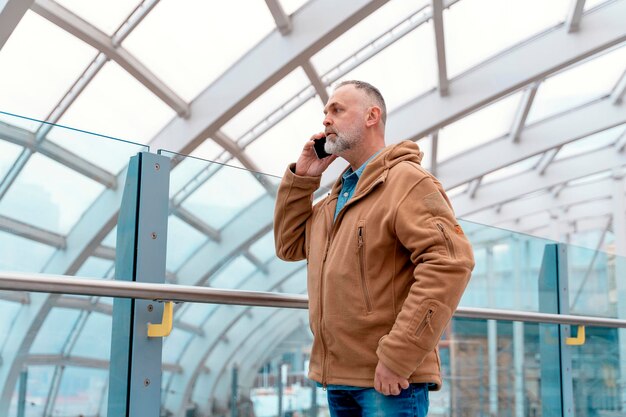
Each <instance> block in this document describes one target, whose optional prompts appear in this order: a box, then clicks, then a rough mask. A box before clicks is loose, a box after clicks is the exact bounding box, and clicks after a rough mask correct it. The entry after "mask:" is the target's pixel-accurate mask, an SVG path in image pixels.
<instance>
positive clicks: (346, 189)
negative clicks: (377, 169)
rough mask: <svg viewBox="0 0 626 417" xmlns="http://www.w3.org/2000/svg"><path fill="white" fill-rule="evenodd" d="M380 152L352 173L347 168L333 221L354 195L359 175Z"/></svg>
mask: <svg viewBox="0 0 626 417" xmlns="http://www.w3.org/2000/svg"><path fill="white" fill-rule="evenodd" d="M379 153H380V151H378V152H376V153H375V154H374V155H372V156H370V157H369V159H368V160H367V161H365V162H364V163H363V165H361V166H360V167H359V169H357V170H356V171H352V167H350V168H348V170H347V171H346V172H344V173H343V175H342V176H341V192H340V193H339V197H338V198H337V208H335V218H334V219H333V220H337V216H338V215H339V212H340V211H341V209H342V208H343V206H345V205H346V203H347V202H348V200H350V199H351V198H352V196H353V195H354V190H356V184H357V182H359V178H361V174H363V171H364V170H365V167H366V166H367V164H369V162H370V161H371V160H372V159H374V157H375V156H376V155H378V154H379Z"/></svg>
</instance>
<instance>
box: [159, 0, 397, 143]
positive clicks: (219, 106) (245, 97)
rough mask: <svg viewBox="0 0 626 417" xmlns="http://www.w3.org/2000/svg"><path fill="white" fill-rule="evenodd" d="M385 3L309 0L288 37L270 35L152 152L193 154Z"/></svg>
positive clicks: (202, 96) (168, 131)
mask: <svg viewBox="0 0 626 417" xmlns="http://www.w3.org/2000/svg"><path fill="white" fill-rule="evenodd" d="M386 2H387V1H386V0H352V1H345V2H343V1H342V2H337V1H335V0H311V1H309V2H308V3H306V4H305V5H304V6H303V7H302V8H301V9H299V10H298V11H297V12H296V13H294V14H293V15H292V17H291V19H292V22H293V31H292V33H291V34H290V36H287V37H284V36H282V35H281V34H280V33H278V31H276V32H274V33H271V34H270V35H268V36H267V37H266V38H265V39H263V40H262V41H261V42H260V43H259V44H258V45H257V46H256V47H255V48H254V49H252V50H250V51H249V52H248V53H247V54H246V55H244V56H243V57H242V58H241V59H240V60H239V61H237V63H235V64H234V65H233V66H232V67H231V68H230V69H229V70H227V71H226V72H225V73H224V74H223V75H222V76H221V77H220V78H219V79H218V80H217V81H216V82H214V83H213V84H211V85H210V86H209V87H208V88H207V89H205V90H204V91H203V92H202V93H200V95H199V96H198V97H197V98H196V99H195V100H194V101H193V103H191V117H190V118H189V120H180V119H174V120H172V121H171V122H170V123H169V124H168V125H167V126H165V127H164V128H163V129H162V130H161V132H159V134H157V136H156V137H155V138H154V139H153V140H152V141H151V142H150V147H151V148H153V149H169V150H172V151H174V152H178V153H183V154H188V153H190V152H191V151H192V150H193V149H195V148H196V147H197V146H198V145H199V144H200V143H202V142H203V141H204V140H205V139H206V138H208V137H212V135H213V133H214V132H215V131H217V130H218V129H219V128H220V127H221V126H222V125H224V124H225V123H226V122H227V121H229V120H230V119H231V118H232V117H233V116H235V115H236V114H237V113H239V112H240V111H241V110H242V109H244V108H245V107H246V106H247V105H248V104H250V103H252V102H253V101H254V100H255V99H256V98H258V97H259V96H260V95H261V94H263V93H264V92H265V91H267V90H268V89H269V88H270V87H271V86H272V85H274V84H275V83H276V82H277V81H279V80H281V79H282V78H283V77H285V76H286V75H288V74H289V73H290V72H291V71H293V70H294V69H295V68H297V67H298V66H301V65H302V64H303V63H304V62H305V61H306V60H308V59H309V58H310V57H311V56H313V55H314V54H315V53H317V52H318V51H320V50H321V49H322V48H323V47H324V46H326V45H328V44H329V43H330V42H332V41H333V40H334V39H336V38H337V37H338V36H339V35H341V34H342V33H344V32H345V31H346V30H348V29H349V28H351V27H352V26H354V25H355V24H356V23H358V22H359V21H361V20H362V19H364V18H365V17H367V16H368V15H370V14H371V13H372V12H374V11H375V10H377V9H378V8H379V7H381V6H382V5H383V4H385V3H386ZM329 10H332V11H333V12H332V13H328V11H329ZM250 68H254V69H255V76H254V77H250ZM181 132H184V134H181Z"/></svg>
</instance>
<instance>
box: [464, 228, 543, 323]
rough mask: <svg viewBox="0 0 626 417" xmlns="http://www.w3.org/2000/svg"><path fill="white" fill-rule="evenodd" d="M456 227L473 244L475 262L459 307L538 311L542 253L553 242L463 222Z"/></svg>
mask: <svg viewBox="0 0 626 417" xmlns="http://www.w3.org/2000/svg"><path fill="white" fill-rule="evenodd" d="M459 223H460V224H461V226H462V227H463V230H464V232H465V234H466V235H467V237H468V239H469V240H470V242H471V243H472V246H473V248H474V257H475V261H476V266H475V268H474V271H473V272H472V278H471V280H470V282H469V285H468V287H467V290H466V291H465V294H464V295H463V298H462V299H461V304H460V305H461V306H463V307H480V308H498V309H512V310H524V311H540V309H539V295H540V294H539V276H540V271H541V264H542V260H543V256H544V249H545V245H547V244H550V243H554V242H552V241H549V240H546V239H540V238H537V237H534V236H530V235H524V234H521V233H516V232H511V231H509V230H505V229H498V228H495V227H489V226H484V225H480V224H478V223H472V222H468V221H465V220H463V221H460V222H459Z"/></svg>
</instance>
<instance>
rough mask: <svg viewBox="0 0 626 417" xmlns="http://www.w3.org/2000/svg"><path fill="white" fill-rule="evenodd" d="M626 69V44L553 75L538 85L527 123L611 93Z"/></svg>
mask: <svg viewBox="0 0 626 417" xmlns="http://www.w3.org/2000/svg"><path fill="white" fill-rule="evenodd" d="M624 68H626V46H622V47H621V48H618V49H615V50H613V51H611V52H608V53H604V54H602V55H600V56H597V57H594V58H592V59H591V60H589V61H587V62H584V63H582V64H579V65H575V66H573V67H571V68H568V69H566V70H564V71H562V72H560V73H558V74H556V75H553V76H552V77H550V78H548V79H546V80H545V81H544V82H543V83H542V84H541V86H540V87H539V90H538V91H537V95H536V96H535V100H534V101H533V105H532V107H531V108H530V113H529V114H528V120H527V122H526V123H527V124H530V123H534V122H536V121H538V120H542V119H545V118H547V117H549V116H552V115H555V114H558V113H561V112H564V111H566V110H569V109H573V108H576V107H578V106H580V105H582V104H585V103H588V102H590V101H592V100H594V99H597V98H600V97H602V96H604V95H606V94H609V93H610V92H611V91H612V90H613V88H614V87H615V85H616V84H617V82H618V80H619V77H620V76H621V75H622V73H623V71H624Z"/></svg>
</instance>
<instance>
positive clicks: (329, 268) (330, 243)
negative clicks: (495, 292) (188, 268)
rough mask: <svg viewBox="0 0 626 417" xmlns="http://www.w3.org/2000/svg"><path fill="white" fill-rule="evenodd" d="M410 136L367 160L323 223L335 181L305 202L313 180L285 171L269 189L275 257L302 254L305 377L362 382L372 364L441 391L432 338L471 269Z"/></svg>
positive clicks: (370, 376)
mask: <svg viewBox="0 0 626 417" xmlns="http://www.w3.org/2000/svg"><path fill="white" fill-rule="evenodd" d="M421 157H422V153H421V152H420V151H419V148H418V147H417V145H416V144H415V143H413V142H408V141H407V142H402V143H399V144H397V145H394V146H389V147H387V148H385V149H384V150H383V151H382V152H381V153H380V154H378V155H377V156H376V157H375V158H374V159H372V160H371V161H370V162H369V164H368V165H367V167H366V168H365V170H364V171H363V174H362V175H361V178H360V179H359V181H358V184H357V188H356V190H355V192H354V195H353V197H352V198H351V199H350V200H349V201H348V202H347V203H346V205H345V206H344V208H343V209H342V210H341V212H340V213H339V215H338V216H337V219H336V221H335V222H334V223H333V216H334V213H335V207H336V205H337V196H338V193H339V192H340V191H341V180H340V179H339V180H338V181H337V182H336V183H335V185H334V187H333V189H332V192H331V193H330V194H329V196H328V197H326V198H325V199H323V200H322V201H320V202H319V203H317V204H316V205H315V206H313V205H312V198H313V197H312V196H313V192H314V191H315V190H316V189H317V188H318V187H319V185H320V177H302V176H297V175H295V174H294V172H293V167H294V165H293V164H292V165H291V166H290V168H289V169H287V171H286V173H285V176H284V178H283V180H282V183H281V185H280V188H279V191H278V197H277V202H276V210H275V219H274V220H275V223H274V235H275V242H276V253H277V255H278V256H279V257H280V258H281V259H284V260H287V261H297V260H302V259H306V260H307V264H308V266H307V272H308V278H307V285H308V293H309V318H310V325H311V330H312V331H313V335H314V340H313V347H312V351H311V360H310V368H309V377H310V378H311V379H313V380H315V381H318V382H320V383H322V384H339V385H352V386H359V387H372V386H373V385H374V370H375V368H376V365H377V363H378V360H381V361H382V362H383V363H384V364H385V365H387V366H388V367H389V368H390V369H391V370H393V371H394V372H395V373H397V374H398V375H401V376H403V377H406V378H408V379H409V381H410V382H430V383H434V384H435V385H434V386H433V388H434V389H439V388H440V387H441V372H440V362H439V354H438V351H437V349H436V346H437V342H438V341H439V338H440V337H441V334H442V333H443V331H444V329H445V327H446V326H447V324H448V322H449V320H450V318H451V317H452V314H453V312H454V310H455V309H456V307H457V305H458V303H459V300H460V298H461V295H462V294H463V291H464V290H465V287H466V285H467V283H468V280H469V277H470V273H471V271H472V268H473V267H474V258H473V254H472V248H471V246H470V244H469V242H468V240H467V238H466V237H465V235H464V234H463V231H462V229H461V227H460V226H459V225H458V223H457V221H456V218H455V216H454V213H453V211H452V208H451V206H450V202H449V201H448V198H447V197H446V195H445V193H444V191H443V188H442V187H441V184H440V183H439V181H437V179H436V178H434V177H433V176H432V175H431V174H429V173H428V172H427V171H426V170H425V169H423V168H422V167H421V166H420V165H419V163H420V161H421Z"/></svg>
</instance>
